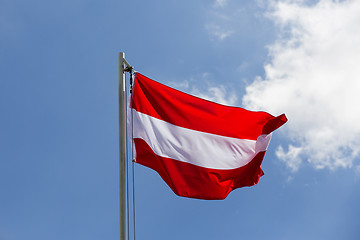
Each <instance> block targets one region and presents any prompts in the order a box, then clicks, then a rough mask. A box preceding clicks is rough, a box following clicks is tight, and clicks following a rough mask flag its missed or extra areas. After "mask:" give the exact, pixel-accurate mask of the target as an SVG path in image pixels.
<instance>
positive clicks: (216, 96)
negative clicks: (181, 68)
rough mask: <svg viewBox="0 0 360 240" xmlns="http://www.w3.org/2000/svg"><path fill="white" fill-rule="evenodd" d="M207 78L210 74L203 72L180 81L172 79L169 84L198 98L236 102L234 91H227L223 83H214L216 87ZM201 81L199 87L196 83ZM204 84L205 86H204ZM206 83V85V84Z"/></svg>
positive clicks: (234, 103) (225, 103)
mask: <svg viewBox="0 0 360 240" xmlns="http://www.w3.org/2000/svg"><path fill="white" fill-rule="evenodd" d="M209 78H211V76H210V74H209V73H207V72H204V73H202V74H199V75H197V76H195V77H190V79H189V80H185V81H184V80H183V81H181V82H178V81H174V82H171V84H170V86H172V87H174V88H176V89H178V90H180V91H183V92H186V93H189V94H191V95H194V96H197V97H199V98H203V99H206V100H209V101H213V102H216V103H220V104H224V105H229V106H234V105H236V103H237V100H238V98H237V95H236V93H235V91H229V90H227V89H226V88H225V86H224V85H221V84H220V85H219V84H216V87H215V86H213V84H211V81H209ZM199 82H201V83H202V84H201V85H202V86H201V88H200V89H199V87H198V86H196V85H199V84H198V83H199ZM204 85H205V86H204ZM206 85H207V86H206Z"/></svg>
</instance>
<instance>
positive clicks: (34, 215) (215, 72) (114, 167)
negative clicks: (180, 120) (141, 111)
mask: <svg viewBox="0 0 360 240" xmlns="http://www.w3.org/2000/svg"><path fill="white" fill-rule="evenodd" d="M0 3H1V8H0V36H1V37H0V109H1V118H0V124H1V128H0V239H1V240H18V239H29V240H32V239H54V240H58V239H59V240H60V239H67V240H71V239H119V217H118V212H119V198H118V178H119V176H118V100H117V99H118V97H117V86H118V69H117V67H118V62H117V61H118V52H119V51H124V52H125V53H126V59H127V60H128V62H129V63H131V64H132V65H133V66H134V67H135V69H136V70H137V71H139V72H141V73H143V74H145V75H147V76H149V77H150V78H153V79H155V80H157V81H160V82H162V83H165V84H167V85H169V86H172V87H175V88H178V89H180V90H183V91H186V92H188V93H191V94H195V95H198V96H201V97H205V98H208V99H212V100H215V101H218V102H221V103H225V104H230V105H236V106H244V107H246V108H249V109H254V110H257V109H262V110H266V111H268V112H270V113H272V114H274V115H277V114H279V113H282V112H284V113H286V114H287V116H288V118H289V122H288V123H287V124H286V125H285V126H284V127H282V128H281V129H279V130H278V131H276V132H275V134H274V136H273V139H272V142H271V143H270V147H269V150H268V152H267V154H266V156H265V159H264V162H263V165H262V167H263V170H264V172H265V175H264V176H263V177H262V179H261V180H260V183H259V184H258V185H257V186H254V187H251V188H242V189H238V190H235V191H233V192H232V193H231V194H230V195H229V196H228V198H227V199H225V200H223V201H203V200H194V199H186V198H181V197H178V196H175V194H173V193H172V192H171V190H170V188H169V187H167V186H166V184H165V183H164V182H163V181H162V180H161V179H160V177H159V176H158V175H157V174H156V173H155V172H154V171H152V170H150V169H147V168H145V167H143V166H135V184H136V185H135V187H136V192H135V195H136V223H137V225H136V237H137V239H156V240H162V239H166V240H167V239H179V240H180V239H189V240H191V239H209V240H215V239H229V240H231V239H277V240H281V239H294V240H296V239H333V240H337V239H349V240H352V239H354V240H355V239H358V237H359V235H360V230H359V229H360V226H359V216H360V207H359V204H358V203H359V200H360V191H358V189H359V187H360V161H359V153H360V148H359V144H360V137H359V136H360V127H359V125H358V122H359V120H360V112H359V110H358V106H357V104H356V103H358V102H359V101H360V99H359V98H360V97H359V95H358V89H359V88H360V85H359V83H360V81H359V75H360V70H359V69H358V66H357V65H358V62H360V59H359V56H360V49H359V44H358V43H359V41H360V31H359V27H358V26H359V24H360V17H359V16H360V2H359V1H358V0H345V1H331V0H322V1H300V0H287V1H275V0H274V1H260V0H258V1H250V0H249V1H248V0H247V1H233V0H217V1H196V0H195V1H188V0H185V1H173V0H170V1H163V0H154V1H139V0H133V1H122V0H120V1H119V0H117V1H111V0H109V1H85V0H72V1H44V0H33V1H20V0H1V1H0Z"/></svg>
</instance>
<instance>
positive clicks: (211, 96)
mask: <svg viewBox="0 0 360 240" xmlns="http://www.w3.org/2000/svg"><path fill="white" fill-rule="evenodd" d="M191 94H193V95H195V96H197V97H200V98H204V99H207V100H210V101H213V102H217V103H221V104H224V105H228V106H233V105H235V104H236V101H237V97H236V94H235V93H234V92H230V93H228V92H227V91H226V89H225V87H224V86H223V85H220V86H219V87H209V88H208V89H207V91H206V92H201V91H199V90H198V89H197V88H193V89H192V91H191Z"/></svg>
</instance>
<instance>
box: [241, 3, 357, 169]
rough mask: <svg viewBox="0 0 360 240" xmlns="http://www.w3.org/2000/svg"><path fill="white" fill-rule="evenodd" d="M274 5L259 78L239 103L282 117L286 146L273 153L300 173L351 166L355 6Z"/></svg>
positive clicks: (354, 154) (354, 138)
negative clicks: (305, 168)
mask: <svg viewBox="0 0 360 240" xmlns="http://www.w3.org/2000/svg"><path fill="white" fill-rule="evenodd" d="M307 2H308V1H300V0H283V1H272V2H271V4H270V10H269V12H268V16H269V17H270V18H271V19H272V20H273V21H274V23H275V26H276V27H278V29H279V32H280V34H279V36H278V38H277V40H276V41H275V42H274V43H273V44H272V45H270V46H269V48H268V49H269V56H270V61H269V62H268V63H267V64H266V65H265V66H264V68H265V75H264V77H257V78H256V79H255V81H254V82H253V83H252V84H250V85H249V86H247V88H246V94H245V95H244V96H243V99H242V101H243V104H244V105H245V106H246V107H247V108H251V109H263V110H267V111H269V112H271V113H273V114H274V115H276V114H279V113H282V112H285V113H286V115H287V116H288V119H289V122H288V123H287V124H286V126H285V127H284V128H283V130H282V133H283V134H284V135H285V136H286V137H287V138H288V139H289V141H290V143H289V144H288V146H285V147H283V146H279V147H278V149H277V151H276V155H277V156H278V158H279V159H280V160H282V161H284V162H285V163H286V164H287V166H288V167H289V168H291V169H292V170H293V171H297V170H298V169H299V167H300V166H301V165H302V164H303V163H304V162H306V161H307V162H309V163H310V164H311V165H312V166H314V167H315V168H317V169H321V168H329V169H332V170H335V169H337V168H340V167H341V168H351V167H354V166H355V165H356V161H357V159H359V152H360V124H359V123H360V110H359V106H358V104H359V103H360V94H359V90H360V67H359V63H360V44H359V43H360V28H359V24H360V1H358V0H357V1H356V0H345V1H334V0H320V1H318V2H316V3H313V4H311V5H310V4H307Z"/></svg>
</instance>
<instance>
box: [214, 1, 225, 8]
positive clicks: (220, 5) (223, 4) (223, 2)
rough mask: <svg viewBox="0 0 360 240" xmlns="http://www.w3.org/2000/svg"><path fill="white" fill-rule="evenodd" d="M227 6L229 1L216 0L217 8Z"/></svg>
mask: <svg viewBox="0 0 360 240" xmlns="http://www.w3.org/2000/svg"><path fill="white" fill-rule="evenodd" d="M226 4H227V0H215V3H214V6H215V7H224V6H225V5H226Z"/></svg>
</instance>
